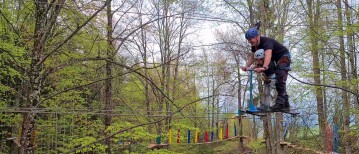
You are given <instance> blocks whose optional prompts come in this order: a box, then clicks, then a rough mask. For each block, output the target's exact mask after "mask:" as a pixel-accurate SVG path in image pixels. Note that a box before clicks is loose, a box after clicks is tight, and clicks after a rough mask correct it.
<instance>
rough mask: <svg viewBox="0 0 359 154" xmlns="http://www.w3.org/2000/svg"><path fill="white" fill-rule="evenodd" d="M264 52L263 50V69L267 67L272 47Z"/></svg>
mask: <svg viewBox="0 0 359 154" xmlns="http://www.w3.org/2000/svg"><path fill="white" fill-rule="evenodd" d="M264 52H265V56H264V63H263V67H265V69H268V66H269V63H270V60H271V59H272V49H268V50H266V51H264Z"/></svg>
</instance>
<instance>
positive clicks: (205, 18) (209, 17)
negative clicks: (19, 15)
mask: <svg viewBox="0 0 359 154" xmlns="http://www.w3.org/2000/svg"><path fill="white" fill-rule="evenodd" d="M28 2H34V3H47V2H40V1H28ZM47 4H51V5H59V6H64V5H66V3H65V4H64V5H61V4H55V3H47ZM87 9H91V10H100V9H99V8H87ZM333 10H336V9H333ZM116 12H121V13H128V14H138V15H148V16H156V17H160V16H163V17H165V15H158V14H151V13H139V12H130V11H116ZM191 14H192V15H193V14H195V15H198V16H193V17H184V18H187V19H194V20H205V21H217V22H226V23H237V24H248V23H245V22H238V21H236V20H232V19H225V18H223V17H213V16H206V15H205V14H199V13H195V12H193V13H191ZM202 15H205V16H202ZM176 16H180V15H175V16H174V17H176ZM180 18H183V17H180ZM273 26H297V27H302V26H309V24H273ZM326 27H359V25H343V26H336V25H332V24H331V25H330V26H326Z"/></svg>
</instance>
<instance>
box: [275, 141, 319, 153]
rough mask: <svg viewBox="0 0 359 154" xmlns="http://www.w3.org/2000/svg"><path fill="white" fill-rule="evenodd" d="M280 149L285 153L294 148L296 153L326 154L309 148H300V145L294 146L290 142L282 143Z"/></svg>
mask: <svg viewBox="0 0 359 154" xmlns="http://www.w3.org/2000/svg"><path fill="white" fill-rule="evenodd" d="M280 147H281V149H282V151H283V152H284V153H288V152H289V151H288V149H289V148H292V149H294V150H296V151H300V152H302V153H308V154H324V152H321V151H316V150H313V149H308V148H304V147H300V146H298V145H295V144H292V143H290V142H280Z"/></svg>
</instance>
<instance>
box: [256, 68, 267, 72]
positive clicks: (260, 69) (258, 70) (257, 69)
mask: <svg viewBox="0 0 359 154" xmlns="http://www.w3.org/2000/svg"><path fill="white" fill-rule="evenodd" d="M265 70H266V69H265V68H263V67H259V68H255V69H254V71H255V72H257V73H261V72H263V71H265Z"/></svg>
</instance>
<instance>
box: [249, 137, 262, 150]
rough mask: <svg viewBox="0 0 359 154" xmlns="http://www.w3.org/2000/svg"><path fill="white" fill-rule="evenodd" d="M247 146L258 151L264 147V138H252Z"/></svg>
mask: <svg viewBox="0 0 359 154" xmlns="http://www.w3.org/2000/svg"><path fill="white" fill-rule="evenodd" d="M247 146H248V147H249V148H251V149H253V150H254V151H258V150H259V149H262V148H264V147H265V144H263V143H262V140H251V141H250V142H249V143H248V145H247Z"/></svg>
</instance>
